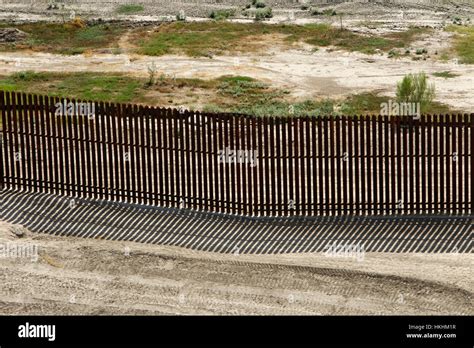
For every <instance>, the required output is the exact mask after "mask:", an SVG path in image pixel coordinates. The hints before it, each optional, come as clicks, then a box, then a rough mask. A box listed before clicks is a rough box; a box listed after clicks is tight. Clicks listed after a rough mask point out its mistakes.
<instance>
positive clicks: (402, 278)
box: [0, 222, 474, 315]
mask: <svg viewBox="0 0 474 348" xmlns="http://www.w3.org/2000/svg"><path fill="white" fill-rule="evenodd" d="M13 231H17V232H18V231H20V232H21V233H24V235H23V236H22V237H18V236H17V235H15V234H14V233H12V232H13ZM21 233H20V234H21ZM7 243H10V244H9V245H18V243H21V245H31V244H34V245H36V246H37V247H38V250H39V258H38V261H37V262H34V257H30V258H27V257H23V258H13V257H9V258H5V257H0V268H1V272H0V281H1V284H2V286H1V287H0V314H256V315H260V314H271V315H274V314H303V315H305V314H323V315H336V314H349V315H351V314H352V315H355V314H397V315H398V314H412V315H415V314H463V315H472V314H473V313H474V307H473V302H472V296H473V290H474V281H473V279H474V277H473V275H474V274H473V267H472V266H473V261H474V256H473V255H472V254H387V253H385V254H383V253H368V254H366V255H365V257H364V258H363V259H359V261H358V260H357V259H355V258H334V257H327V256H325V255H323V254H299V255H291V254H288V255H278V256H277V255H275V256H274V255H258V256H257V255H238V254H234V255H232V254H231V255H221V254H212V253H204V252H194V251H189V250H185V249H181V248H175V247H160V246H152V245H143V244H137V243H131V242H113V241H101V240H95V239H78V238H64V237H51V236H46V235H41V234H33V233H31V232H29V231H27V230H26V229H24V228H22V227H21V226H13V225H9V224H7V223H5V222H0V245H2V246H3V247H5V245H7Z"/></svg>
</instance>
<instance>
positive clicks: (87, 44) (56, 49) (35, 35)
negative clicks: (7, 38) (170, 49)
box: [0, 22, 125, 54]
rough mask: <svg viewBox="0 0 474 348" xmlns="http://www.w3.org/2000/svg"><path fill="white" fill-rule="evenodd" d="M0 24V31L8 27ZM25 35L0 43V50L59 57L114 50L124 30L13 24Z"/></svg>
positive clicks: (65, 25)
mask: <svg viewBox="0 0 474 348" xmlns="http://www.w3.org/2000/svg"><path fill="white" fill-rule="evenodd" d="M9 26H11V25H8V24H6V23H0V28H3V27H9ZM14 27H15V28H18V29H20V30H22V31H24V32H26V33H28V39H27V40H25V41H24V42H21V43H16V44H14V43H7V44H0V51H2V50H3V51H11V50H16V49H32V50H36V51H48V52H51V53H59V54H81V53H84V52H85V51H87V50H93V49H99V48H106V47H117V42H118V39H119V37H120V36H121V34H123V32H124V31H125V29H124V28H122V27H120V26H117V25H112V24H97V25H91V26H85V27H80V26H77V25H74V24H73V23H65V24H61V23H42V22H37V23H26V24H19V25H15V26H14Z"/></svg>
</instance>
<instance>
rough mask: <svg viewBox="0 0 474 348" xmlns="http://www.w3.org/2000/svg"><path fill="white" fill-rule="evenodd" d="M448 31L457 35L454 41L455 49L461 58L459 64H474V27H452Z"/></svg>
mask: <svg viewBox="0 0 474 348" xmlns="http://www.w3.org/2000/svg"><path fill="white" fill-rule="evenodd" d="M446 30H447V31H451V32H455V33H457V35H456V37H455V39H454V49H455V51H456V53H457V55H458V57H459V58H460V59H459V62H460V63H463V64H474V26H472V25H471V26H465V27H464V26H463V27H461V26H455V25H451V26H448V27H447V28H446Z"/></svg>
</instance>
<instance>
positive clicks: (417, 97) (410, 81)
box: [397, 72, 435, 112]
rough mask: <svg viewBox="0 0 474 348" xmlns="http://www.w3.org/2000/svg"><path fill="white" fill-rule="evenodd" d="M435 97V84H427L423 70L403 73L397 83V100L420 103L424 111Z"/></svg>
mask: <svg viewBox="0 0 474 348" xmlns="http://www.w3.org/2000/svg"><path fill="white" fill-rule="evenodd" d="M434 97H435V85H434V84H431V85H429V84H428V82H427V77H426V74H425V73H424V72H421V73H418V74H408V75H405V77H404V78H403V80H402V81H400V82H398V84H397V102H399V103H420V109H421V112H425V111H426V110H427V108H428V107H429V106H430V105H431V102H432V101H433V99H434Z"/></svg>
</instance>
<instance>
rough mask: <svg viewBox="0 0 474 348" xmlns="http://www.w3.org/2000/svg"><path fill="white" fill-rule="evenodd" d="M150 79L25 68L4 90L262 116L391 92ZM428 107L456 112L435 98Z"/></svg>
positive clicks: (320, 109)
mask: <svg viewBox="0 0 474 348" xmlns="http://www.w3.org/2000/svg"><path fill="white" fill-rule="evenodd" d="M146 82H147V79H146V78H143V79H140V78H135V77H129V76H124V75H120V74H96V73H62V74H61V73H36V72H31V71H25V72H19V73H15V74H12V75H9V76H4V77H1V76H0V90H6V91H20V92H25V93H38V92H39V93H41V94H47V95H51V96H59V97H66V96H68V97H75V98H78V99H83V100H104V101H111V102H124V103H144V104H147V105H155V106H160V107H168V106H170V107H179V106H181V105H186V107H189V108H192V109H198V110H204V111H214V112H232V113H244V114H251V115H256V116H291V115H294V116H298V115H309V116H321V115H335V114H341V115H342V114H343V115H362V114H379V113H380V104H381V103H382V102H386V101H387V100H388V98H387V97H383V96H379V95H377V94H373V93H363V94H357V95H352V96H350V97H348V98H346V99H344V100H342V101H341V100H333V99H323V100H316V99H307V100H294V99H293V98H292V97H291V96H290V95H289V92H288V91H285V90H281V89H277V88H273V87H271V86H269V85H267V84H265V83H263V82H261V81H258V80H255V79H253V78H251V77H247V76H222V77H220V78H217V79H212V80H202V79H197V78H192V79H188V78H171V77H169V76H166V75H161V76H157V78H156V82H155V83H154V84H153V85H151V86H147V84H146ZM427 112H428V113H438V114H439V113H449V112H453V110H451V109H450V108H449V107H447V106H445V105H443V104H439V103H435V102H434V103H432V104H431V106H430V108H429V109H428V110H427Z"/></svg>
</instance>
